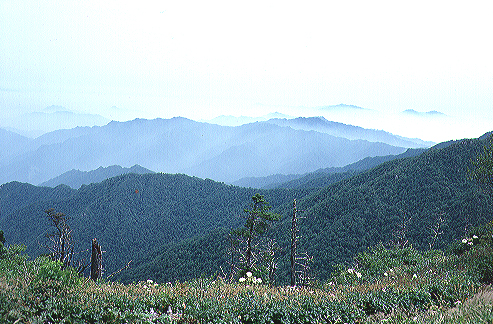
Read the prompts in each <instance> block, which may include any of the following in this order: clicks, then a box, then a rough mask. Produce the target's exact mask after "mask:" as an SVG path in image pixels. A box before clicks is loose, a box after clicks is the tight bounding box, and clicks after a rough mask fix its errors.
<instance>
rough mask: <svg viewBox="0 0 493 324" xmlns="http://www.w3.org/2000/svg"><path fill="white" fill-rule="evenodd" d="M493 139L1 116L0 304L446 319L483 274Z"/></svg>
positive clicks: (196, 314) (213, 317)
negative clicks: (64, 123) (27, 129)
mask: <svg viewBox="0 0 493 324" xmlns="http://www.w3.org/2000/svg"><path fill="white" fill-rule="evenodd" d="M492 152H493V139H492V135H491V133H487V134H485V135H483V136H481V137H479V138H473V139H461V140H451V141H447V142H442V143H438V144H437V143H432V142H426V141H423V140H420V139H415V138H405V137H401V136H396V135H393V134H391V133H388V132H385V131H379V130H372V129H365V128H362V127H356V126H352V125H347V124H342V123H336V122H332V121H329V120H327V119H325V118H323V117H310V118H303V117H299V118H291V119H288V118H270V119H267V120H263V121H255V122H250V123H244V124H241V125H238V126H221V125H218V124H213V123H208V122H198V121H193V120H190V119H186V118H182V117H176V118H171V119H153V120H147V119H135V120H131V121H127V122H116V121H112V122H109V123H107V124H105V125H100V126H92V127H89V126H87V127H76V128H69V129H59V130H54V131H49V132H46V133H44V134H43V135H40V136H38V137H35V138H30V137H25V136H23V135H20V134H18V133H16V132H15V131H14V130H7V129H1V128H0V183H2V184H1V185H0V230H1V232H0V234H1V235H0V241H1V242H2V243H0V305H1V307H0V309H1V310H0V318H1V319H2V320H3V322H5V323H8V322H17V323H38V322H45V323H322V322H323V323H374V322H379V321H382V320H383V321H392V322H393V323H408V320H415V321H421V322H423V323H433V322H436V321H437V319H438V318H440V320H442V321H443V322H444V323H449V322H450V323H454V320H457V316H455V315H450V314H451V312H452V311H457V309H461V310H460V311H461V312H462V308H461V307H462V306H461V305H462V304H465V303H467V300H469V299H471V298H473V297H474V296H476V297H474V298H479V297H477V296H481V294H485V296H487V295H488V291H487V290H486V289H487V287H489V285H490V284H491V283H493V253H492V252H493V223H492V219H493V217H492V216H493V182H492V179H493V178H492V173H493V167H492V166H493V162H492V161H493V153H492ZM93 239H97V244H98V246H99V247H100V249H101V251H99V258H100V262H101V263H100V264H99V267H100V268H99V269H100V270H101V271H100V273H99V274H98V275H97V277H96V278H93V279H94V280H91V279H90V277H91V274H92V272H91V271H92V270H91V265H92V264H93V263H92V262H93V259H94V250H92V253H93V255H91V242H92V241H93ZM63 244H66V246H63V247H62V245H63ZM93 246H94V245H93ZM93 249H94V248H93ZM485 291H486V292H485ZM485 298H486V297H485ZM470 307H471V308H467V310H469V309H470V311H471V312H475V314H479V315H477V316H478V317H480V318H483V319H485V321H488V320H491V319H492V315H490V313H489V312H487V311H484V310H483V309H482V308H481V309H480V308H479V306H478V307H477V308H473V306H470ZM447 316H448V317H447ZM464 318H467V315H464ZM447 320H449V322H447ZM464 323H465V322H464Z"/></svg>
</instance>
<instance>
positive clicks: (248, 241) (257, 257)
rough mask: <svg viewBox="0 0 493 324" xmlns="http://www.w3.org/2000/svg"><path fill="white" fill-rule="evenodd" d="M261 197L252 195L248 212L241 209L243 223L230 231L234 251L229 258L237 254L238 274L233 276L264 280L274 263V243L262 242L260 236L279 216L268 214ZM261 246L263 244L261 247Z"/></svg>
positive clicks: (267, 207) (268, 278)
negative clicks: (249, 275) (244, 219)
mask: <svg viewBox="0 0 493 324" xmlns="http://www.w3.org/2000/svg"><path fill="white" fill-rule="evenodd" d="M270 209H271V206H269V205H268V204H267V201H266V200H265V199H264V196H262V195H260V194H258V193H257V194H255V195H254V196H253V197H252V203H251V206H250V209H245V210H244V212H245V213H246V216H245V218H246V221H245V225H243V227H241V228H238V229H235V230H232V231H231V240H232V243H233V246H236V249H237V251H231V253H233V256H234V254H235V252H237V253H238V256H239V262H238V265H237V267H238V273H237V275H236V276H234V277H239V276H244V275H245V274H246V273H247V272H253V273H254V274H255V275H257V276H259V277H263V279H264V281H266V280H269V281H271V280H272V278H270V277H269V273H270V272H271V268H273V267H274V266H275V264H274V255H275V251H274V248H275V247H274V246H275V244H274V242H272V241H267V242H262V241H261V240H262V239H263V235H264V234H265V232H267V230H269V229H270V228H271V227H272V223H273V222H275V221H278V220H280V219H281V216H280V215H279V214H275V213H272V212H270V211H269V210H270ZM262 243H263V244H262Z"/></svg>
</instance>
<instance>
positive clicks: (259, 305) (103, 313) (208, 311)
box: [0, 244, 485, 324]
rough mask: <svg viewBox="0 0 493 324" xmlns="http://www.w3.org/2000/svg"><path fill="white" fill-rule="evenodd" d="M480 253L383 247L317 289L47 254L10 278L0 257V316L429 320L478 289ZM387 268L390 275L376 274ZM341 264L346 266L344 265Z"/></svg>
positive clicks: (66, 320) (117, 320)
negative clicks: (125, 269)
mask: <svg viewBox="0 0 493 324" xmlns="http://www.w3.org/2000/svg"><path fill="white" fill-rule="evenodd" d="M481 246H482V245H481V244H478V245H475V246H473V248H471V250H470V251H468V252H473V251H474V250H477V249H479V248H481ZM481 257H482V255H479V254H474V253H473V254H470V255H469V254H468V253H463V254H462V255H460V256H457V255H455V254H450V255H447V254H444V253H442V252H440V251H431V252H430V251H427V252H419V251H417V250H414V249H412V248H411V247H408V248H403V249H399V248H395V247H394V248H385V247H384V246H382V245H379V246H377V247H375V248H372V249H370V250H368V252H365V253H361V254H360V255H358V256H357V257H356V258H355V263H354V264H353V268H354V270H357V271H361V273H363V276H362V277H361V278H360V279H359V281H358V282H357V283H349V282H341V283H336V281H337V280H334V279H337V277H338V276H341V275H342V274H340V273H335V277H334V278H333V279H332V281H331V282H329V283H327V284H325V285H323V286H321V287H319V288H298V289H296V288H292V287H282V286H280V287H268V286H266V285H254V284H252V285H245V284H244V283H226V282H225V281H223V280H222V279H220V278H216V277H204V278H200V279H194V280H190V281H187V282H175V283H173V284H172V283H168V284H158V283H154V282H153V281H152V280H146V281H140V282H138V283H133V284H128V285H122V284H118V283H111V282H103V281H101V282H98V283H95V282H93V281H91V280H85V279H82V278H80V277H78V276H77V274H76V273H75V272H74V271H72V270H70V269H65V270H61V269H60V264H58V263H56V262H53V261H50V260H48V259H47V258H38V259H36V260H33V261H24V262H21V263H19V264H18V265H17V266H12V265H10V266H9V268H10V269H9V270H8V271H11V270H12V269H14V270H15V271H14V272H15V273H16V275H15V276H10V277H7V276H5V272H6V271H7V268H6V267H5V266H4V265H3V264H2V263H0V306H1V307H0V322H5V323H8V322H15V321H17V322H22V323H31V322H46V323H47V322H53V323H252V324H253V323H366V322H373V321H377V319H384V320H386V321H388V322H396V321H399V320H400V321H405V320H408V321H412V319H413V318H417V317H418V316H419V317H420V318H422V319H423V322H426V319H427V317H425V314H429V315H426V316H432V315H433V312H435V311H436V310H439V309H455V308H456V306H457V305H459V304H461V303H465V301H466V299H467V298H469V297H471V296H472V294H474V293H476V292H478V288H479V287H480V285H481V283H480V278H479V277H478V276H476V275H475V274H474V272H475V271H476V270H475V269H474V267H470V266H472V265H474V264H475V261H478V260H479V259H480V258H481ZM467 260H469V261H467ZM457 265H460V267H457ZM387 266H392V267H393V269H394V273H393V274H392V275H389V276H383V275H380V277H379V278H377V276H378V274H379V271H380V270H381V269H385V267H387ZM341 271H344V272H346V273H349V272H348V271H347V269H342V266H341ZM387 271H388V272H389V273H390V271H389V270H387ZM371 273H376V275H374V276H372V275H370V274H371ZM411 273H413V275H411ZM252 277H253V276H252ZM480 316H481V317H482V318H485V317H484V315H483V313H482V314H481V315H480ZM431 318H432V317H431Z"/></svg>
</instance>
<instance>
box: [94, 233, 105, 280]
mask: <svg viewBox="0 0 493 324" xmlns="http://www.w3.org/2000/svg"><path fill="white" fill-rule="evenodd" d="M102 274H103V255H102V252H101V246H100V245H99V244H98V241H97V240H96V239H95V238H94V239H92V253H91V279H92V280H94V281H97V280H98V279H101V276H102Z"/></svg>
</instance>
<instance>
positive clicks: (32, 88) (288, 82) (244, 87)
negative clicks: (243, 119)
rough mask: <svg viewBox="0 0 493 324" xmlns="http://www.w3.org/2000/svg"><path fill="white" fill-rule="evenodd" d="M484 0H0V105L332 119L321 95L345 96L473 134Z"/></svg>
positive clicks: (482, 73)
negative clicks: (433, 116) (436, 115)
mask: <svg viewBox="0 0 493 324" xmlns="http://www.w3.org/2000/svg"><path fill="white" fill-rule="evenodd" d="M487 3H488V2H487V1H478V2H474V1H468V2H467V3H466V2H456V1H429V0H427V1H406V2H403V1H314V2H310V1H303V2H301V1H300V2H291V1H265V0H263V1H242V2H238V1H162V2H161V1H150V2H147V1H132V2H128V1H107V0H105V1H27V0H26V1H5V0H0V109H1V113H0V118H3V119H4V120H6V119H8V118H10V117H12V116H14V115H16V114H20V113H25V112H29V111H41V110H43V109H44V108H45V107H47V106H51V105H59V106H63V107H65V108H67V109H68V110H72V111H80V112H89V113H100V114H102V115H105V112H107V109H109V108H111V107H113V106H116V107H118V108H119V109H123V110H131V111H138V112H136V113H135V114H136V115H139V116H141V117H144V118H154V117H163V118H169V117H173V116H185V117H189V118H193V119H200V118H206V119H209V118H213V117H215V116H218V115H222V114H225V115H237V116H239V115H246V116H257V115H262V114H265V113H269V112H273V111H279V112H283V113H287V114H290V115H296V116H299V115H306V116H310V115H325V116H326V117H327V118H331V117H332V119H335V118H336V117H335V115H334V116H331V115H330V114H329V113H327V112H322V111H320V110H318V107H321V106H327V105H337V104H340V103H344V104H348V105H356V106H360V107H364V108H367V109H371V110H369V111H366V112H363V113H361V114H353V115H351V116H339V117H338V118H339V121H343V122H347V123H353V124H359V125H361V126H365V127H370V128H384V129H386V130H388V131H392V132H394V133H396V134H400V135H404V136H413V135H414V137H421V138H424V139H426V140H435V141H438V140H443V139H447V138H448V136H455V137H457V138H458V137H462V136H469V137H475V136H479V135H481V133H482V132H485V131H488V130H493V109H492V107H493V45H492V42H491V31H492V30H493V19H491V12H492V10H491V9H492V6H491V5H490V4H487ZM406 109H414V110H416V111H419V112H427V111H432V110H437V111H440V112H442V113H444V114H446V115H448V116H449V117H447V118H446V117H444V118H441V119H439V122H436V121H434V122H429V123H428V121H426V120H425V119H419V118H418V119H415V120H413V122H411V123H410V122H409V121H410V119H403V117H402V116H401V115H400V112H402V111H404V110H406ZM401 117H402V118H401ZM414 123H420V124H419V125H418V126H416V125H415V124H414ZM490 125H491V127H490Z"/></svg>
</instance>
